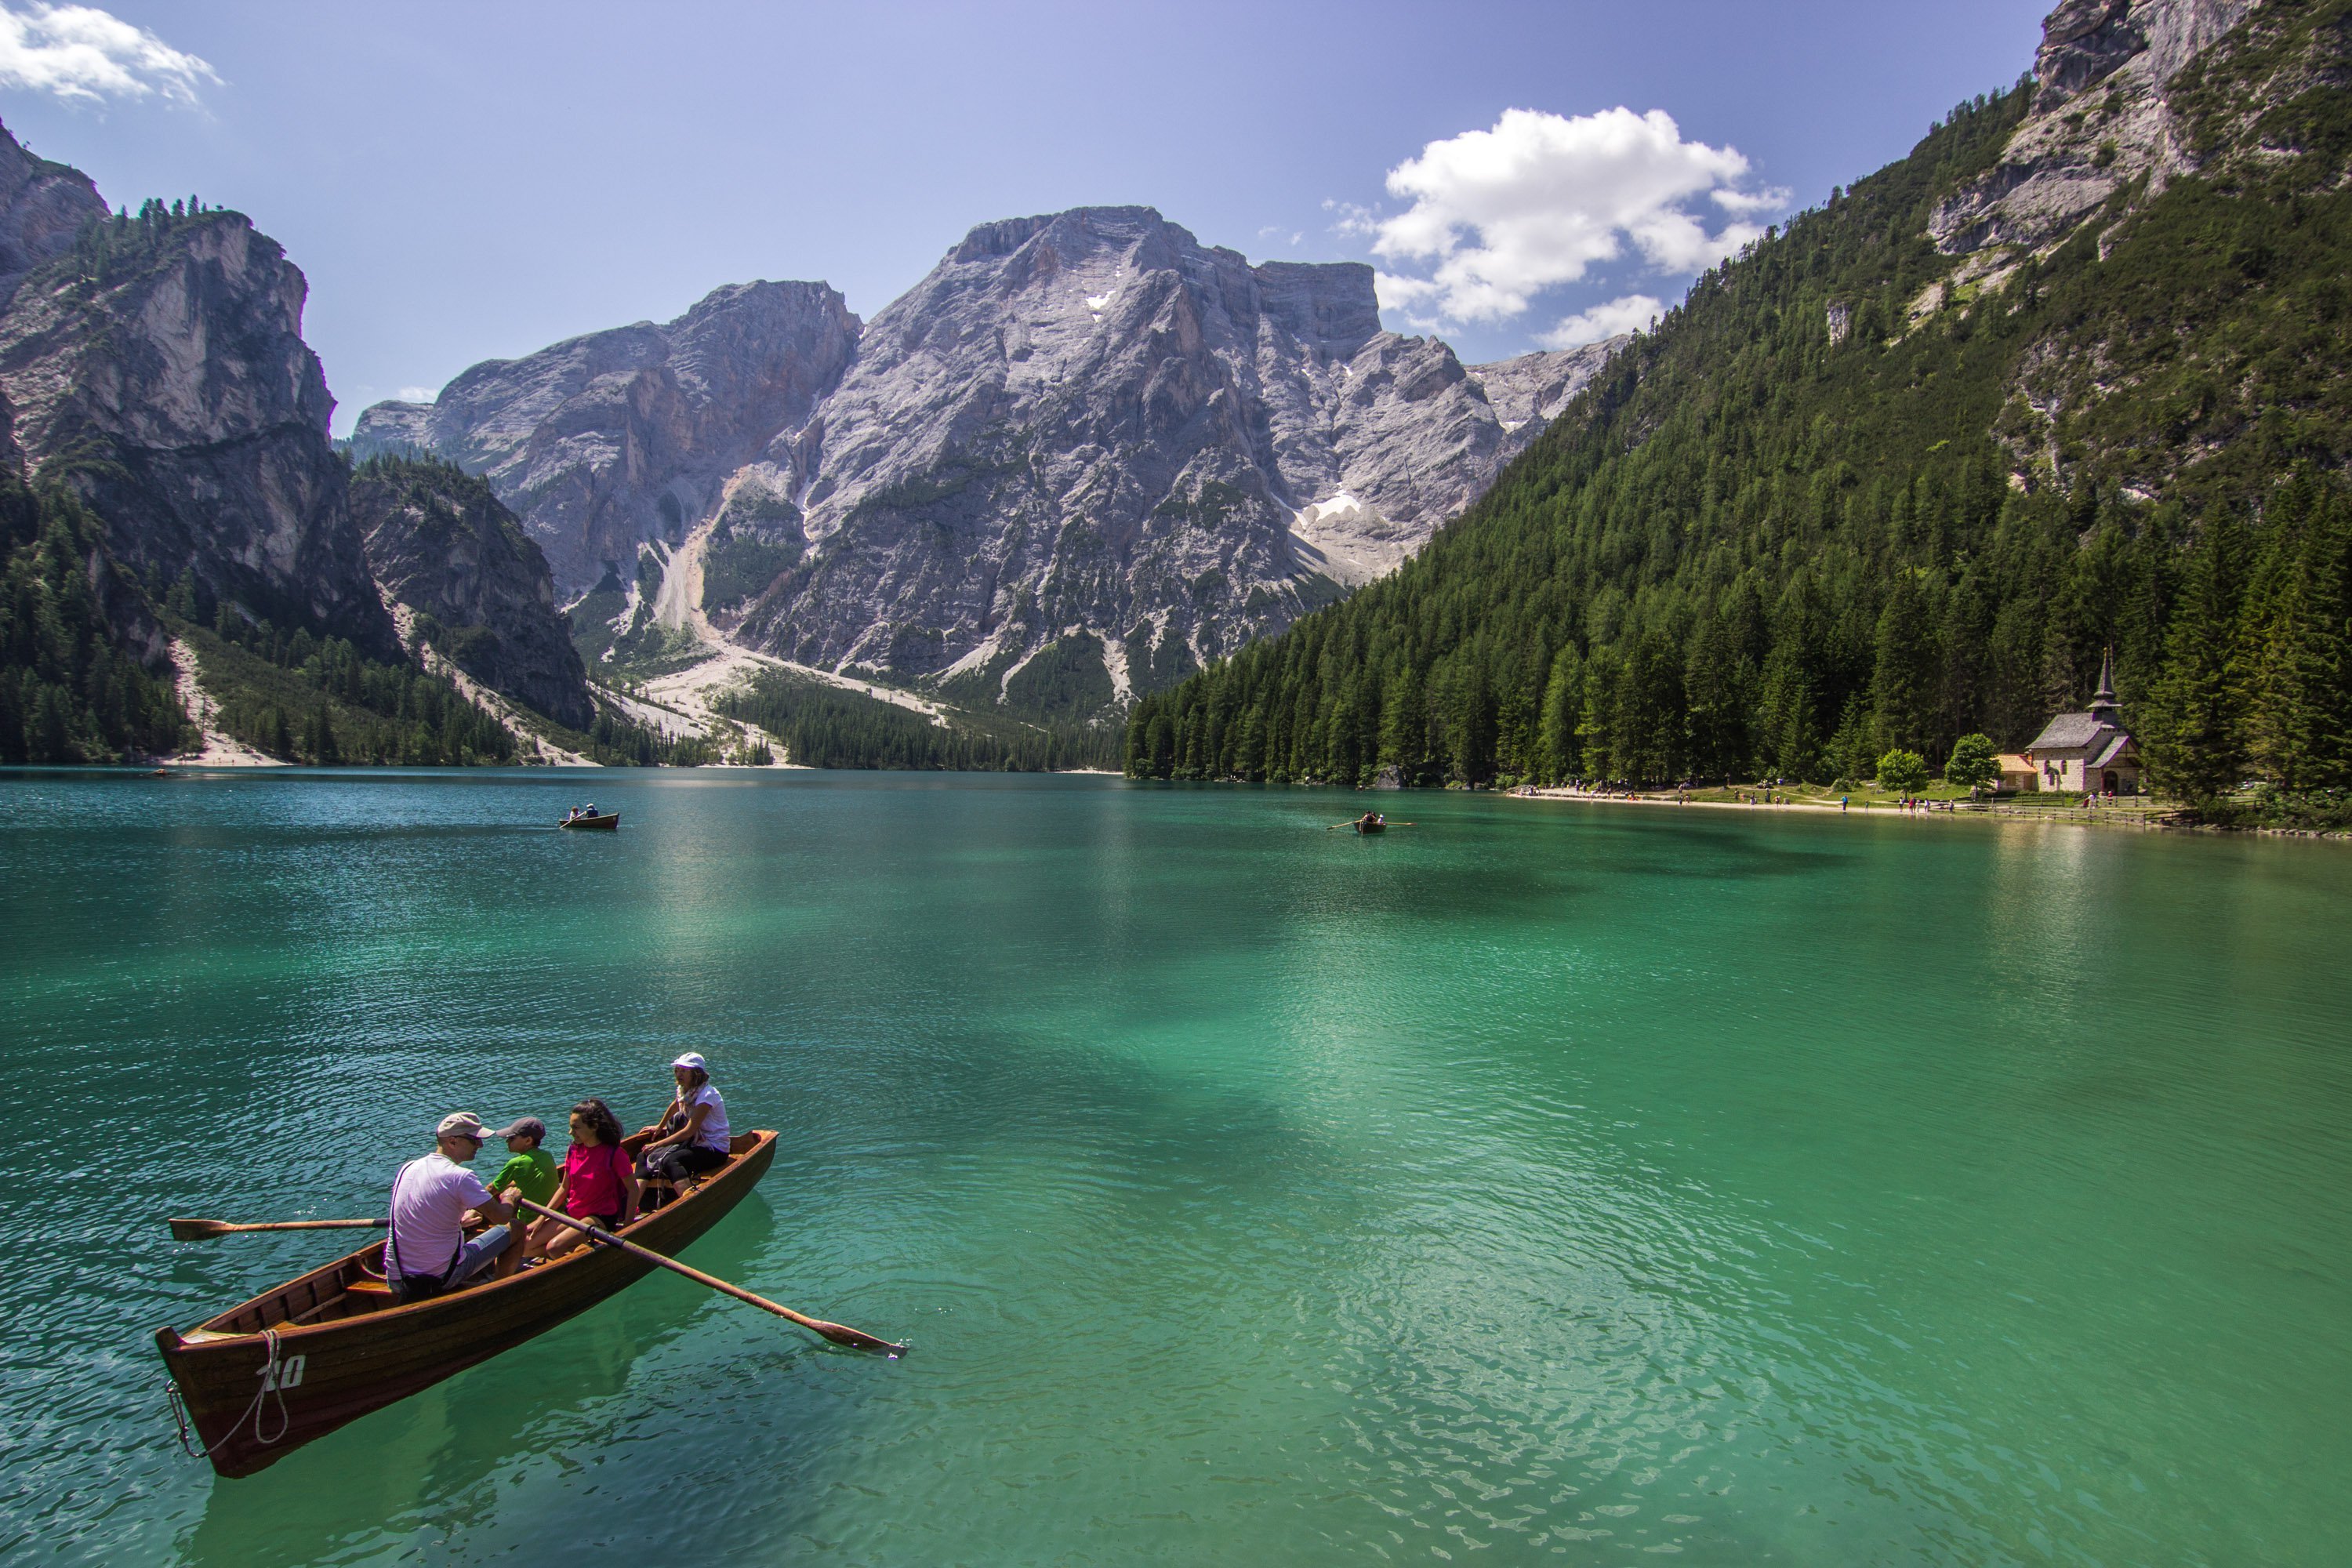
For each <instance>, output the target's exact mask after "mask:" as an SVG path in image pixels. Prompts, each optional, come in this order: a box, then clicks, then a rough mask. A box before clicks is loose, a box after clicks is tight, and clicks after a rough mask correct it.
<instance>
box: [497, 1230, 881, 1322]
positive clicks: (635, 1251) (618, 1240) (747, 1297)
mask: <svg viewBox="0 0 2352 1568" xmlns="http://www.w3.org/2000/svg"><path fill="white" fill-rule="evenodd" d="M515 1204H516V1206H517V1207H520V1208H527V1209H529V1210H530V1212H531V1213H533V1214H536V1215H546V1216H547V1217H548V1218H549V1219H551V1220H554V1221H556V1222H557V1223H559V1224H562V1225H568V1226H571V1227H572V1229H574V1230H579V1231H585V1232H587V1234H588V1239H589V1241H590V1242H592V1243H593V1244H594V1245H595V1246H598V1247H619V1248H620V1249H621V1250H622V1251H624V1252H625V1253H628V1254H629V1255H630V1256H631V1257H633V1258H644V1259H645V1260H646V1262H648V1263H658V1264H660V1265H661V1266H662V1267H663V1268H667V1269H669V1270H670V1271H671V1272H672V1273H676V1274H683V1275H685V1276H686V1277H687V1278H688V1279H691V1280H693V1281H694V1282H695V1283H696V1284H698V1285H708V1286H709V1287H710V1288H711V1289H713V1290H716V1291H718V1292H719V1293H720V1294H721V1295H725V1296H732V1297H734V1298H735V1299H736V1300H738V1301H749V1302H750V1303H751V1305H753V1306H754V1307H758V1308H760V1309H761V1310H764V1311H770V1312H773V1313H775V1314H776V1316H778V1317H779V1318H783V1319H787V1320H789V1321H792V1322H795V1323H798V1324H799V1325H800V1326H801V1327H802V1328H804V1329H806V1330H808V1331H810V1332H812V1333H816V1334H822V1335H824V1337H825V1338H826V1339H829V1340H831V1341H832V1342H834V1343H835V1344H837V1345H847V1346H848V1347H849V1348H850V1349H851V1350H855V1351H887V1352H889V1353H890V1354H892V1355H904V1354H905V1353H906V1351H907V1347H906V1346H904V1345H894V1344H892V1343H891V1342H889V1341H888V1340H877V1339H876V1338H875V1337H874V1336H873V1335H872V1334H869V1333H865V1332H863V1331H859V1330H856V1329H853V1328H849V1327H846V1326H845V1325H844V1324H841V1323H828V1322H826V1321H824V1319H822V1318H812V1317H807V1316H805V1315H803V1314H802V1313H799V1312H795V1311H793V1310H792V1309H791V1308H790V1307H782V1306H778V1305H777V1304H776V1303H775V1302H773V1301H771V1300H768V1299H767V1298H766V1297H765V1296H754V1295H753V1294H751V1292H750V1291H749V1290H746V1289H743V1288H742V1287H741V1286H740V1285H730V1284H729V1283H727V1281H726V1280H724V1279H719V1277H718V1276H717V1275H715V1274H705V1273H704V1272H703V1271H702V1270H701V1269H699V1268H688V1267H687V1266H686V1265H685V1264H683V1263H680V1262H679V1261H678V1260H677V1258H665V1257H663V1256H662V1255H661V1254H660V1253H658V1252H656V1251H654V1250H653V1249H652V1248H651V1247H639V1246H638V1245H637V1244H636V1243H635V1242H634V1241H630V1240H627V1239H625V1237H617V1236H614V1234H613V1233H612V1232H611V1231H609V1230H599V1229H597V1228H596V1227H595V1226H593V1225H590V1224H589V1223H588V1222H587V1221H585V1220H577V1219H573V1218H572V1216H571V1215H568V1214H557V1213H556V1212H555V1211H554V1210H553V1209H551V1208H549V1207H547V1206H546V1205H544V1204H535V1203H533V1202H531V1201H530V1199H529V1198H526V1197H523V1196H521V1195H520V1194H517V1196H516V1198H515Z"/></svg>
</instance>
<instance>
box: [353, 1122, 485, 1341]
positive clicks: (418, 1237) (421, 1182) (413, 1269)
mask: <svg viewBox="0 0 2352 1568" xmlns="http://www.w3.org/2000/svg"><path fill="white" fill-rule="evenodd" d="M485 1136H486V1131H485V1129H484V1128H483V1126H482V1119H481V1118H480V1117H478V1116H476V1115H475V1114H474V1113H473V1112H472V1111H470V1110H460V1111H456V1112H454V1113H452V1114H450V1115H448V1116H445V1117H443V1118H442V1119H441V1125H440V1126H439V1127H438V1128H436V1129H435V1131H434V1143H435V1148H434V1152H432V1153H430V1154H427V1155H425V1157H424V1158H423V1159H419V1160H411V1161H410V1162H408V1163H406V1164H405V1165H403V1166H402V1167H401V1168H400V1173H399V1174H398V1175H396V1176H394V1177H393V1179H392V1226H391V1230H390V1233H389V1235H388V1236H387V1237H386V1239H385V1241H384V1244H383V1280H384V1283H385V1284H387V1285H389V1286H391V1287H392V1299H393V1300H394V1302H396V1303H398V1304H401V1305H406V1304H407V1303H408V1302H411V1301H424V1300H431V1299H432V1298H433V1297H436V1296H438V1295H440V1294H441V1293H442V1292H443V1291H445V1290H453V1289H457V1287H458V1286H460V1285H463V1284H465V1283H466V1282H467V1280H469V1279H473V1278H474V1277H475V1276H476V1275H478V1274H479V1273H481V1272H482V1271H483V1270H484V1269H487V1268H489V1267H490V1266H491V1265H492V1264H494V1263H496V1262H497V1261H498V1259H499V1254H500V1253H503V1252H504V1251H506V1249H507V1245H508V1243H509V1242H510V1241H512V1240H513V1239H514V1237H513V1233H512V1232H511V1231H509V1229H508V1228H507V1221H509V1220H510V1219H512V1218H513V1217H514V1207H513V1205H514V1195H515V1189H514V1188H512V1187H509V1188H508V1189H507V1190H506V1191H505V1192H504V1193H503V1194H496V1195H493V1194H492V1193H491V1192H490V1190H489V1189H488V1187H486V1186H484V1185H482V1179H481V1178H480V1177H479V1176H477V1175H476V1174H474V1173H473V1172H471V1171H469V1170H467V1169H466V1166H467V1163H468V1162H470V1161H471V1160H472V1159H473V1157H474V1156H475V1155H476V1154H478V1153H480V1152H481V1150H482V1140H483V1138H484V1137H485ZM469 1211H470V1212H473V1213H477V1214H479V1215H481V1216H482V1217H483V1218H484V1219H486V1220H488V1221H489V1222H490V1228H489V1229H488V1230H486V1231H484V1232H483V1233H482V1234H481V1235H479V1236H478V1237H474V1239H473V1240H471V1241H468V1240H467V1239H466V1215H467V1213H468V1212H469Z"/></svg>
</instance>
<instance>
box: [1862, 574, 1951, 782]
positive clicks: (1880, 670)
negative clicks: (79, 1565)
mask: <svg viewBox="0 0 2352 1568" xmlns="http://www.w3.org/2000/svg"><path fill="white" fill-rule="evenodd" d="M1940 663H1941V660H1940V658H1939V656H1938V654H1937V647H1936V627H1935V622H1934V620H1933V619H1932V618H1931V617H1930V615H1929V611H1928V607H1927V596H1926V595H1924V594H1922V593H1921V592H1920V590H1919V580H1918V576H1917V574H1916V573H1911V572H1906V573H1904V574H1902V575H1901V576H1899V577H1897V578H1896V579H1895V592H1894V593H1893V594H1891V595H1888V596H1887V600H1886V607H1885V609H1884V610H1883V611H1881V612H1880V613H1879V616H1878V637H1877V658H1876V661H1875V664H1874V668H1873V671H1872V674H1871V683H1870V684H1871V708H1872V714H1871V717H1872V725H1873V729H1874V734H1875V736H1876V742H1877V744H1878V746H1879V747H1880V748H1881V749H1883V750H1887V751H1894V750H1898V749H1899V750H1903V751H1908V752H1927V751H1928V750H1930V749H1932V742H1933V740H1934V733H1933V731H1934V730H1935V728H1936V722H1937V710H1939V709H1940V708H1941V707H1942V703H1941V701H1940V700H1939V698H1940V692H1939V690H1938V686H1939V684H1940V682H1939V681H1938V679H1937V676H1938V673H1939V668H1940Z"/></svg>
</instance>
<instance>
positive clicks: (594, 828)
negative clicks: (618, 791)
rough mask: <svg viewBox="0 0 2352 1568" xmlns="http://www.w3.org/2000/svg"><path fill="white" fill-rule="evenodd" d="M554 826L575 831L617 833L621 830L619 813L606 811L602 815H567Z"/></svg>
mask: <svg viewBox="0 0 2352 1568" xmlns="http://www.w3.org/2000/svg"><path fill="white" fill-rule="evenodd" d="M555 826H558V827H562V828H568V829H570V830H571V831H572V832H575V833H618V832H619V831H620V830H621V814H620V813H619V812H617V811H608V812H606V813H605V814H604V816H567V817H565V818H564V819H563V820H562V821H561V822H559V823H557V824H556V825H555Z"/></svg>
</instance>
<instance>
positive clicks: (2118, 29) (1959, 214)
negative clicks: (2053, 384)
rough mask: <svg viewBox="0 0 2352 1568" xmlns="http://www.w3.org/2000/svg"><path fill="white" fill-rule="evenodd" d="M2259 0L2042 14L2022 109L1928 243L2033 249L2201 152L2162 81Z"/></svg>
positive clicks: (2135, 3)
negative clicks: (1997, 156) (1985, 168)
mask: <svg viewBox="0 0 2352 1568" xmlns="http://www.w3.org/2000/svg"><path fill="white" fill-rule="evenodd" d="M2259 4H2260V0H2065V3H2064V4H2063V5H2060V6H2059V7H2058V8H2057V9H2056V10H2054V11H2053V12H2052V13H2051V14H2050V16H2049V18H2048V19H2047V20H2046V21H2045V22H2044V23H2043V24H2042V47H2041V50H2040V52H2039V53H2038V54H2037V55H2036V56H2035V58H2034V70H2033V77H2034V88H2033V99H2032V108H2031V110H2030V112H2029V113H2028V115H2027V117H2026V119H2025V121H2024V122H2023V123H2022V124H2021V125H2020V126H2019V127H2018V128H2017V130H2016V132H2014V133H2013V134H2012V135H2011V138H2010V142H2009V145H2008V146H2007V148H2005V149H2004V150H2003V153H2002V156H2001V161H2000V164H1999V165H1998V166H1997V167H1995V168H1994V169H1992V170H1990V172H1988V173H1987V174H1984V175H1983V176H1981V177H1980V178H1979V179H1978V180H1976V181H1975V182H1973V183H1972V184H1969V185H1968V186H1966V187H1964V188H1963V189H1961V190H1960V191H1958V192H1957V193H1956V194H1954V195H1952V196H1951V197H1949V198H1948V199H1947V200H1946V201H1944V202H1943V203H1942V204H1940V205H1938V206H1937V210H1936V212H1935V214H1934V216H1932V217H1931V218H1930V219H1929V220H1928V231H1929V233H1930V234H1932V235H1933V236H1934V237H1935V239H1936V244H1937V248H1938V249H1940V250H1942V251H1943V252H1944V253H1945V254H1946V255H1948V256H1960V255H1966V254H1969V253H1971V252H1975V251H1979V250H1985V249H1988V248H1991V247H2021V248H2025V249H2043V248H2047V247H2050V246H2053V245H2054V244H2056V243H2058V242H2060V241H2062V240H2063V239H2064V238H2065V237H2067V236H2068V235H2070V234H2072V233H2073V232H2074V229H2075V228H2077V227H2078V226H2080V225H2081V224H2082V223H2083V222H2084V220H2086V219H2087V218H2089V217H2091V216H2093V215H2094V214H2095V213H2097V212H2098V211H2099V210H2100V209H2101V208H2102V207H2103V206H2104V205H2105V203H2106V202H2107V200H2108V198H2109V197H2111V196H2113V195H2115V194H2116V192H2117V191H2120V190H2124V189H2126V187H2130V186H2134V185H2135V184H2136V183H2138V182H2143V181H2144V182H2145V183H2144V184H2137V189H2138V190H2139V191H2140V193H2141V196H2142V199H2145V198H2146V197H2147V196H2153V195H2157V194H2158V193H2160V192H2161V191H2162V190H2163V189H2164V187H2165V184H2167V183H2168V181H2170V180H2172V179H2174V178H2177V177H2178V176H2179V175H2181V174H2187V173H2191V172H2194V171H2195V170H2196V169H2198V168H2199V167H2200V163H2201V162H2202V159H2201V156H2200V153H2198V151H2197V150H2196V147H2195V139H2194V138H2193V137H2192V136H2190V135H2189V131H2188V128H2187V126H2186V125H2185V124H2184V122H2183V120H2182V116H2181V114H2180V113H2179V108H2178V106H2177V105H2176V104H2175V103H2174V102H2173V101H2172V100H2171V98H2170V96H2169V95H2168V91H2167V89H2168V88H2169V87H2170V86H2171V84H2172V82H2173V79H2175V78H2176V77H2177V76H2179V74H2180V72H2181V70H2182V69H2183V68H2185V67H2187V66H2188V65H2189V63H2190V62H2191V61H2193V60H2195V59H2196V58H2198V57H2199V56H2200V54H2202V53H2203V52H2204V51H2206V50H2207V49H2210V48H2211V47H2213V46H2214V45H2215V44H2217V43H2219V42H2220V41H2221V39H2222V38H2223V37H2226V36H2227V35H2228V34H2229V33H2230V32H2231V29H2232V28H2234V27H2236V26H2239V25H2240V24H2241V23H2242V22H2243V21H2244V20H2245V18H2246V17H2247V16H2248V15H2249V14H2250V13H2252V11H2254V10H2255V8H2256V6H2257V5H2259Z"/></svg>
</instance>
